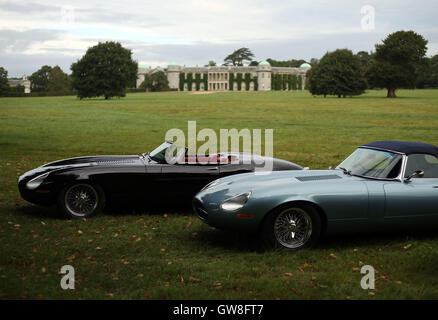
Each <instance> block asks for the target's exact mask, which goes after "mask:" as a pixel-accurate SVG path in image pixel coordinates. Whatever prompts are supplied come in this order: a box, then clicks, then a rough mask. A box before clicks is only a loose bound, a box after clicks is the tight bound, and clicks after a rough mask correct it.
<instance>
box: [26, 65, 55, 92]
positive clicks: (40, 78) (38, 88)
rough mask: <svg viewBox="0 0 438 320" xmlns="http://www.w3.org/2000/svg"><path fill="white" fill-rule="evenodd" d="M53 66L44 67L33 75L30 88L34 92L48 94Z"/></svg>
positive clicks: (30, 78)
mask: <svg viewBox="0 0 438 320" xmlns="http://www.w3.org/2000/svg"><path fill="white" fill-rule="evenodd" d="M51 71H52V67H51V66H47V65H45V66H42V67H41V68H40V69H39V70H38V71H36V72H34V73H32V75H31V76H30V77H29V80H30V88H31V91H32V92H47V91H48V86H49V77H50V72H51Z"/></svg>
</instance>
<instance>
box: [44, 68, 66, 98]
mask: <svg viewBox="0 0 438 320" xmlns="http://www.w3.org/2000/svg"><path fill="white" fill-rule="evenodd" d="M47 91H48V92H49V94H50V95H66V94H68V93H70V92H71V85H70V78H69V76H68V75H67V74H66V73H65V72H64V71H62V69H61V68H60V67H59V66H55V67H53V68H52V70H51V71H50V74H49V83H48V85H47Z"/></svg>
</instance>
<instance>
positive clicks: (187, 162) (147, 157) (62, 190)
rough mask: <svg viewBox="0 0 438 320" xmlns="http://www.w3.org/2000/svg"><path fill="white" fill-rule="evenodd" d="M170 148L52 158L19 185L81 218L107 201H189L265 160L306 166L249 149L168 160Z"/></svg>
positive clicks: (34, 198)
mask: <svg viewBox="0 0 438 320" xmlns="http://www.w3.org/2000/svg"><path fill="white" fill-rule="evenodd" d="M169 148H175V145H173V144H172V143H170V142H164V143H163V144H161V145H160V146H159V147H158V148H156V149H155V150H154V151H152V152H150V153H144V154H142V155H140V156H137V155H131V156H90V157H79V158H71V159H65V160H59V161H54V162H50V163H47V164H45V165H42V166H41V167H38V168H36V169H33V170H31V171H28V172H26V173H25V174H23V175H21V176H20V177H19V179H18V188H19V190H20V193H21V196H22V197H23V198H24V199H25V200H27V201H29V202H32V203H35V204H38V205H53V204H57V206H58V208H59V211H60V212H61V213H63V214H64V215H66V216H67V217H70V218H83V217H89V216H91V215H93V214H96V213H98V212H100V211H102V209H103V208H104V207H105V204H106V203H107V204H108V203H120V202H123V203H131V202H136V203H138V202H139V201H140V202H141V203H142V204H147V205H150V204H151V205H152V204H164V205H168V204H187V205H190V203H191V199H192V197H193V196H194V195H195V194H196V193H197V192H198V191H200V190H201V189H202V187H203V186H205V185H206V184H208V183H209V182H211V181H213V180H215V179H218V178H220V177H223V176H228V175H232V174H237V173H245V172H252V171H254V170H256V168H257V169H262V164H263V161H265V160H270V161H272V164H273V166H272V170H274V171H277V170H301V169H303V168H302V167H301V166H299V165H297V164H294V163H292V162H289V161H285V160H281V159H276V158H274V159H272V158H269V159H268V158H265V157H262V156H254V155H251V154H245V153H218V154H213V155H203V156H199V155H198V156H190V155H187V148H185V152H184V150H183V153H182V154H183V156H184V157H185V159H184V161H183V162H182V163H181V162H178V163H176V164H169V161H167V160H166V151H168V150H169ZM248 157H249V158H248ZM206 162H208V163H207V164H205V163H206ZM262 170H263V169H262Z"/></svg>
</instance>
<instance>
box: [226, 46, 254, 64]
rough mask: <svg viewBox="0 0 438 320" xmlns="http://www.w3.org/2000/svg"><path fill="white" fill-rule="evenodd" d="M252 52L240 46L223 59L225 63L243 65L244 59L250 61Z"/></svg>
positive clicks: (252, 55) (252, 56)
mask: <svg viewBox="0 0 438 320" xmlns="http://www.w3.org/2000/svg"><path fill="white" fill-rule="evenodd" d="M253 58H254V54H253V53H252V52H251V50H249V49H248V48H240V49H237V50H236V51H234V52H233V53H232V54H230V55H228V56H227V57H226V58H225V59H224V62H225V63H224V64H225V65H233V66H243V62H244V61H248V62H251V61H252V59H253Z"/></svg>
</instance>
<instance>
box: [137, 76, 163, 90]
mask: <svg viewBox="0 0 438 320" xmlns="http://www.w3.org/2000/svg"><path fill="white" fill-rule="evenodd" d="M139 88H140V89H143V90H144V91H163V90H165V89H168V88H169V81H168V80H167V75H166V74H165V73H164V72H163V71H157V72H154V73H152V74H145V76H144V81H143V82H142V83H141V84H140V86H139Z"/></svg>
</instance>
